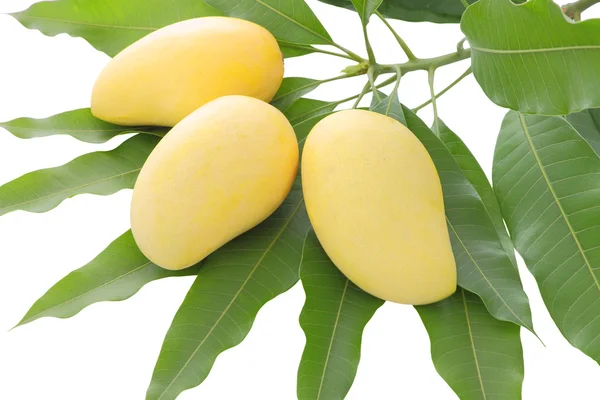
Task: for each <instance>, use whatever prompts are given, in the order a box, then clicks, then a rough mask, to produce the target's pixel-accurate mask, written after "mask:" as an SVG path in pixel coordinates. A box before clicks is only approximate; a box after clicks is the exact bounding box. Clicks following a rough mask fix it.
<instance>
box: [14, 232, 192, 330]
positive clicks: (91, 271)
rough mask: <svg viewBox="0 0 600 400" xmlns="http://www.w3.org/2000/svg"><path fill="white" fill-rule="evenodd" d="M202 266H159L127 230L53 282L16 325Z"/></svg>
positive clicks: (116, 297) (68, 313)
mask: <svg viewBox="0 0 600 400" xmlns="http://www.w3.org/2000/svg"><path fill="white" fill-rule="evenodd" d="M199 267H200V265H197V266H194V267H192V268H188V269H184V270H181V271H168V270H166V269H163V268H160V267H158V266H157V265H155V264H153V263H152V262H150V261H149V260H148V259H147V258H146V257H144V255H143V254H142V252H141V251H140V250H139V249H138V247H137V246H136V244H135V241H134V240H133V235H132V234H131V231H127V232H125V233H124V234H123V235H121V236H120V237H119V238H117V239H116V240H115V241H114V242H112V243H111V244H110V245H109V246H108V247H107V248H106V249H105V250H104V251H103V252H102V253H100V254H99V255H98V256H97V257H96V258H94V259H93V260H92V261H91V262H90V263H89V264H86V265H85V266H83V267H81V268H79V269H78V270H75V271H73V272H71V273H70V274H69V275H67V276H66V277H64V278H63V279H61V280H60V281H59V282H58V283H57V284H56V285H54V286H52V288H51V289H50V290H48V291H47V292H46V294H44V295H43V296H42V297H41V298H40V299H39V300H38V301H36V302H35V304H34V305H33V306H32V307H31V308H30V309H29V311H28V312H27V314H26V315H25V316H24V317H23V319H22V320H21V322H19V324H18V325H17V326H20V325H24V324H27V323H29V322H32V321H35V320H36V319H38V318H43V317H56V318H69V317H72V316H74V315H75V314H77V313H79V312H80V311H81V310H83V309H84V308H85V307H87V306H89V305H91V304H94V303H98V302H100V301H120V300H125V299H128V298H129V297H131V296H133V295H134V294H135V293H137V292H138V291H139V290H140V289H141V288H142V286H144V285H145V284H147V283H149V282H152V281H155V280H157V279H162V278H167V277H170V276H187V275H196V274H197V273H198V269H199Z"/></svg>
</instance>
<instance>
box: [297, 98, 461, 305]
mask: <svg viewBox="0 0 600 400" xmlns="http://www.w3.org/2000/svg"><path fill="white" fill-rule="evenodd" d="M302 185H303V191H304V198H305V201H306V207H307V211H308V214H309V217H310V221H311V222H312V225H313V228H314V230H315V233H316V235H317V237H318V238H319V241H320V242H321V245H322V246H323V248H324V250H325V251H326V253H327V254H328V255H329V257H330V258H331V259H332V261H333V262H334V264H335V265H336V266H337V267H338V268H339V269H340V270H341V271H342V272H343V273H344V274H345V275H346V276H347V277H348V279H350V280H351V281H352V282H354V283H355V284H356V285H357V286H359V287H360V288H362V289H363V290H365V291H366V292H368V293H371V294H372V295H374V296H377V297H379V298H382V299H384V300H389V301H393V302H397V303H403V304H428V303H433V302H436V301H439V300H442V299H444V298H446V297H448V296H450V295H451V294H452V293H454V291H455V290H456V265H455V261H454V257H453V254H452V249H451V247H450V239H449V234H448V229H447V227H446V218H445V214H444V201H443V197H442V188H441V184H440V180H439V177H438V175H437V171H436V169H435V166H434V164H433V162H432V160H431V158H430V157H429V154H428V153H427V150H426V149H425V148H424V147H423V145H422V144H421V142H419V140H418V139H417V138H416V137H415V136H414V135H413V133H412V132H411V131H410V130H409V129H408V128H406V127H405V126H403V125H402V124H400V123H399V122H398V121H396V120H394V119H392V118H389V117H387V116H384V115H381V114H377V113H374V112H370V111H362V110H348V111H341V112H338V113H335V114H332V115H331V116H328V117H326V118H325V119H323V120H322V121H321V122H319V123H318V124H317V125H316V126H315V127H314V128H313V130H312V131H311V132H310V134H309V136H308V138H307V140H306V145H305V146H304V150H303V154H302Z"/></svg>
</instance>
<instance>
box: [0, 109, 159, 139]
mask: <svg viewBox="0 0 600 400" xmlns="http://www.w3.org/2000/svg"><path fill="white" fill-rule="evenodd" d="M0 127H2V128H4V129H6V130H8V131H9V132H10V133H12V134H13V135H15V136H16V137H18V138H21V139H32V138H40V137H46V136H53V135H69V136H73V137H74V138H75V139H77V140H80V141H82V142H88V143H104V142H107V141H109V140H110V139H112V138H113V137H115V136H118V135H124V134H127V133H146V134H149V135H154V136H158V137H163V136H164V135H165V134H166V133H167V131H168V129H167V128H158V127H143V126H142V127H136V128H132V127H130V126H129V127H124V126H119V125H114V124H111V123H108V122H105V121H102V120H101V119H98V118H96V117H94V116H93V115H92V113H91V111H90V109H89V108H82V109H79V110H73V111H67V112H64V113H61V114H57V115H53V116H51V117H48V118H44V119H34V118H19V119H15V120H12V121H8V122H0Z"/></svg>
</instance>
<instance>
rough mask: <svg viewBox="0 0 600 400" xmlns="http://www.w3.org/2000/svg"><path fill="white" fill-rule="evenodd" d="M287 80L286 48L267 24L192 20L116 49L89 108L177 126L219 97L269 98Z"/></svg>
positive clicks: (117, 117) (121, 119) (119, 120)
mask: <svg viewBox="0 0 600 400" xmlns="http://www.w3.org/2000/svg"><path fill="white" fill-rule="evenodd" d="M282 80H283V57H282V54H281V50H280V49H279V45H278V44H277V41H276V40H275V38H274V37H273V35H271V33H270V32H269V31H267V30H266V29H265V28H263V27H261V26H260V25H257V24H254V23H252V22H249V21H244V20H241V19H236V18H227V17H204V18H195V19H190V20H186V21H182V22H178V23H175V24H173V25H169V26H166V27H164V28H161V29H159V30H157V31H155V32H152V33H151V34H149V35H148V36H145V37H144V38H142V39H140V40H139V41H137V42H135V43H134V44H132V45H131V46H129V47H127V48H126V49H125V50H123V51H122V52H121V53H119V54H117V56H116V57H115V58H114V59H113V60H112V61H110V62H109V63H108V65H107V66H106V67H105V68H104V70H103V71H102V72H101V74H100V76H99V77H98V79H97V81H96V84H95V86H94V89H93V92H92V106H91V109H92V114H93V115H94V116H96V117H97V118H100V119H102V120H105V121H108V122H112V123H115V124H119V125H158V126H174V125H175V124H177V123H178V122H179V121H181V120H182V119H183V118H185V117H186V116H188V115H189V114H190V113H192V112H193V111H194V110H196V109H197V108H198V107H200V106H202V105H203V104H206V103H208V102H209V101H211V100H214V99H216V98H219V97H222V96H227V95H244V96H250V97H255V98H257V99H261V100H264V101H266V102H269V101H270V100H271V99H272V98H273V96H274V95H275V93H276V92H277V90H278V89H279V86H280V85H281V82H282Z"/></svg>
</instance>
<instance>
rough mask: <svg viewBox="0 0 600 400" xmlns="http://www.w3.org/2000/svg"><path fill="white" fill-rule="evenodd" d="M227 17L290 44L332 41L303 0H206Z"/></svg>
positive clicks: (328, 42)
mask: <svg viewBox="0 0 600 400" xmlns="http://www.w3.org/2000/svg"><path fill="white" fill-rule="evenodd" d="M206 3H207V4H209V5H211V6H213V7H215V8H216V9H218V10H219V11H221V12H222V13H224V14H225V15H227V16H229V17H236V18H242V19H245V20H248V21H252V22H255V23H257V24H259V25H262V26H264V27H265V28H267V29H268V30H269V31H270V32H271V33H272V34H273V35H274V36H275V38H277V40H279V41H283V42H289V43H291V44H304V45H310V44H333V41H332V40H331V37H330V36H329V34H328V33H327V31H326V30H325V28H324V27H323V25H322V24H321V22H320V21H319V20H318V19H317V16H316V15H315V14H314V13H313V12H312V10H311V9H310V7H309V6H308V5H307V4H306V3H305V2H304V0H293V1H280V0H206Z"/></svg>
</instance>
